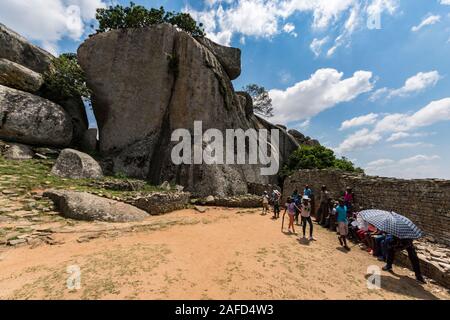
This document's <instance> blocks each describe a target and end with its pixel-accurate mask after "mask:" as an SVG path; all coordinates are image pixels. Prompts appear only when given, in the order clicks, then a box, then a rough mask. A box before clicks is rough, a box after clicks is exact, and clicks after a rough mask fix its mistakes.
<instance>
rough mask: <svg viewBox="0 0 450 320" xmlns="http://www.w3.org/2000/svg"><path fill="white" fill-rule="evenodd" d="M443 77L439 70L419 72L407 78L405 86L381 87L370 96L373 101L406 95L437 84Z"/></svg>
mask: <svg viewBox="0 0 450 320" xmlns="http://www.w3.org/2000/svg"><path fill="white" fill-rule="evenodd" d="M441 79H442V77H441V75H440V74H439V72H438V71H430V72H419V73H417V74H416V75H414V76H412V77H410V78H408V79H406V81H405V84H404V85H403V87H401V88H399V89H388V88H381V89H378V90H377V91H375V92H374V93H373V94H372V96H371V97H370V100H371V101H375V100H378V99H380V98H381V97H383V96H386V98H388V99H389V98H393V97H405V96H408V95H411V94H413V93H417V92H421V91H424V90H425V89H427V88H429V87H433V86H435V85H436V84H437V83H438V82H439V80H441Z"/></svg>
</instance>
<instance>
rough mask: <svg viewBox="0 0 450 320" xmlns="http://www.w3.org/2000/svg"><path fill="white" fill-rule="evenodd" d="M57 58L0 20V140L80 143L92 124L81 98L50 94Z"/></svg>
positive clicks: (55, 144) (36, 143) (51, 144)
mask: <svg viewBox="0 0 450 320" xmlns="http://www.w3.org/2000/svg"><path fill="white" fill-rule="evenodd" d="M53 58H54V57H53V56H52V55H51V54H50V53H48V52H46V51H45V50H43V49H41V48H39V47H37V46H35V45H33V44H31V43H29V42H28V41H27V40H26V39H25V38H23V37H22V36H20V35H19V34H17V33H15V32H14V31H12V30H10V29H8V28H7V27H6V26H4V25H3V24H1V23H0V139H2V140H5V141H9V142H18V143H23V144H29V145H34V146H48V147H58V148H60V147H66V146H70V145H79V144H80V142H81V141H82V139H83V136H84V134H85V131H86V130H87V127H88V122H87V116H86V112H85V109H84V104H83V101H82V100H81V97H64V96H60V97H54V96H52V97H50V96H49V94H48V93H47V90H45V83H44V82H45V81H44V74H45V73H46V72H48V71H50V70H51V69H52V59H53Z"/></svg>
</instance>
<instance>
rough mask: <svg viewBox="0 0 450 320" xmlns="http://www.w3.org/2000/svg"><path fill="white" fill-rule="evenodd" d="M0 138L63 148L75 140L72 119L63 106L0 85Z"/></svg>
mask: <svg viewBox="0 0 450 320" xmlns="http://www.w3.org/2000/svg"><path fill="white" fill-rule="evenodd" d="M0 138H3V139H5V140H8V141H14V142H21V143H25V144H31V145H40V146H56V147H58V146H61V147H64V146H67V145H69V143H70V141H71V140H72V122H71V119H70V116H69V115H68V114H67V113H66V112H65V111H64V109H63V108H62V107H61V106H59V105H57V104H55V103H53V102H51V101H49V100H46V99H43V98H41V97H38V96H35V95H32V94H30V93H27V92H23V91H19V90H15V89H11V88H8V87H5V86H1V85H0Z"/></svg>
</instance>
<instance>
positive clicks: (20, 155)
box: [3, 143, 34, 160]
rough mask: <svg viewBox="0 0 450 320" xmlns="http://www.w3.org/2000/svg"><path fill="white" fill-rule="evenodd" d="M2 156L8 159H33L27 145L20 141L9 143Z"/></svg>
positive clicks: (31, 151)
mask: <svg viewBox="0 0 450 320" xmlns="http://www.w3.org/2000/svg"><path fill="white" fill-rule="evenodd" d="M8 145H9V146H8V148H7V150H6V151H5V152H4V153H3V156H4V157H5V158H6V159H9V160H29V159H33V156H34V152H33V150H31V148H30V147H29V146H26V145H24V144H20V143H9V144H8Z"/></svg>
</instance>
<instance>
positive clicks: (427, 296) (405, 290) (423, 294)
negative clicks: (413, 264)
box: [365, 272, 438, 300]
mask: <svg viewBox="0 0 450 320" xmlns="http://www.w3.org/2000/svg"><path fill="white" fill-rule="evenodd" d="M390 274H391V275H390V276H388V275H381V288H382V289H383V290H387V291H390V292H394V293H397V294H403V295H407V296H409V297H412V298H416V299H422V300H438V298H437V297H436V296H435V295H433V294H432V293H430V292H428V291H426V290H425V289H424V288H423V286H422V285H421V284H420V283H418V282H417V281H416V280H415V279H413V278H410V277H407V276H401V275H398V274H396V273H394V272H390ZM365 277H366V279H367V278H368V277H370V274H367V275H366V276H365Z"/></svg>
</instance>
